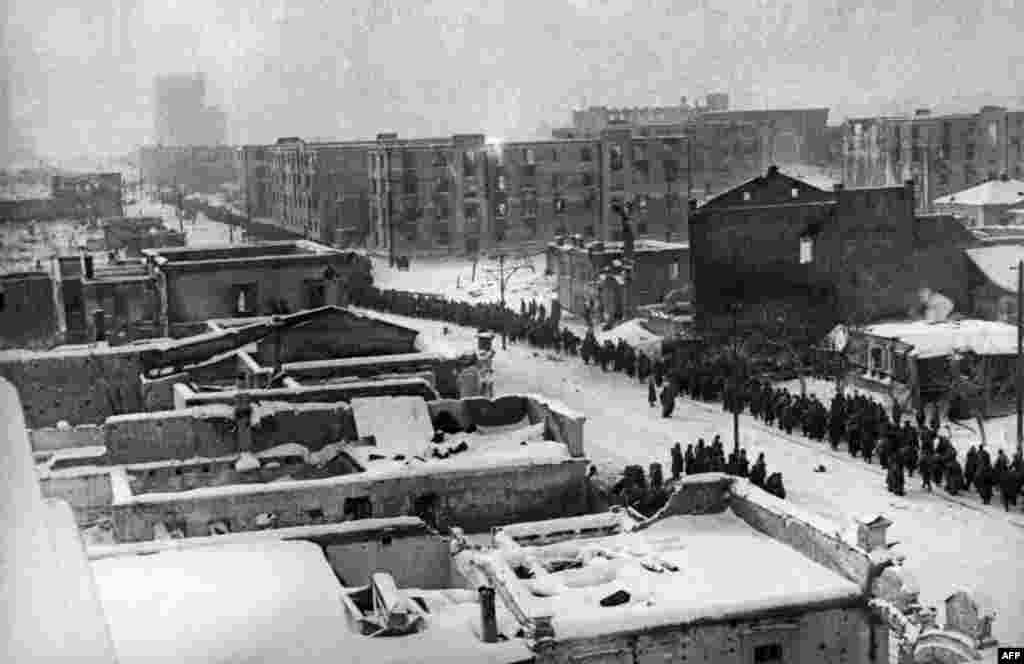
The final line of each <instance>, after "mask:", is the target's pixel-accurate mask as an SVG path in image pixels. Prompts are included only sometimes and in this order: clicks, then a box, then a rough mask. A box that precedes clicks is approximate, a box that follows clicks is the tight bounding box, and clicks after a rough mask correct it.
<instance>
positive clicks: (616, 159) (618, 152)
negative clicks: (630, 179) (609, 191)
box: [609, 145, 622, 171]
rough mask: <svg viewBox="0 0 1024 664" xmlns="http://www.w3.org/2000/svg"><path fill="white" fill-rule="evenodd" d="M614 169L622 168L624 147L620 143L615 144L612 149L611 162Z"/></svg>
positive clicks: (619, 169)
mask: <svg viewBox="0 0 1024 664" xmlns="http://www.w3.org/2000/svg"><path fill="white" fill-rule="evenodd" d="M609 165H610V166H611V169H612V170H613V171H621V170H622V148H621V147H619V146H618V145H613V146H612V149H611V159H610V164H609Z"/></svg>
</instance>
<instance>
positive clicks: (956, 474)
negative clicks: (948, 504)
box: [946, 456, 991, 498]
mask: <svg viewBox="0 0 1024 664" xmlns="http://www.w3.org/2000/svg"><path fill="white" fill-rule="evenodd" d="M963 486H964V471H963V469H962V468H961V467H960V462H959V461H957V460H956V457H955V456H954V457H953V459H952V460H951V461H950V462H949V464H948V466H947V470H946V492H947V493H949V495H951V496H955V495H957V494H958V493H960V490H961V489H963ZM989 497H990V498H991V495H990V496H989Z"/></svg>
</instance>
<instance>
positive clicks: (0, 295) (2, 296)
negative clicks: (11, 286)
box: [0, 291, 7, 311]
mask: <svg viewBox="0 0 1024 664" xmlns="http://www.w3.org/2000/svg"><path fill="white" fill-rule="evenodd" d="M6 308H7V294H6V293H4V292H3V291H0V311H3V310H4V309H6Z"/></svg>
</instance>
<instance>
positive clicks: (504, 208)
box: [494, 201, 508, 217]
mask: <svg viewBox="0 0 1024 664" xmlns="http://www.w3.org/2000/svg"><path fill="white" fill-rule="evenodd" d="M494 214H495V216H497V217H506V216H508V203H506V202H505V201H500V202H499V203H498V204H497V205H496V206H495V207H494Z"/></svg>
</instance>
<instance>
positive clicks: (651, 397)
mask: <svg viewBox="0 0 1024 664" xmlns="http://www.w3.org/2000/svg"><path fill="white" fill-rule="evenodd" d="M657 402H658V391H657V388H656V387H655V386H654V378H648V379H647V403H649V404H650V406H651V408H654V404H655V403H657Z"/></svg>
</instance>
